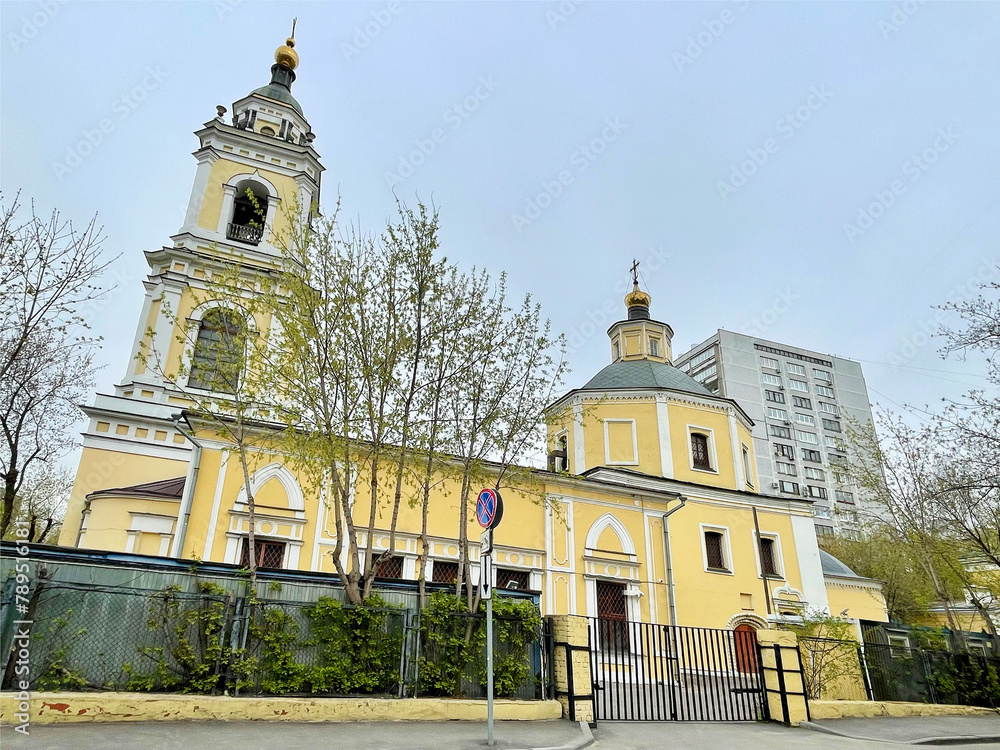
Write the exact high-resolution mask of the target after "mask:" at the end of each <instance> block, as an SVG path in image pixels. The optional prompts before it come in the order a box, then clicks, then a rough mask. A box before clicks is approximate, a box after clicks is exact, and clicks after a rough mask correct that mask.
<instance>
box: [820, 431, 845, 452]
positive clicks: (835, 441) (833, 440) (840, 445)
mask: <svg viewBox="0 0 1000 750" xmlns="http://www.w3.org/2000/svg"><path fill="white" fill-rule="evenodd" d="M823 443H824V444H825V445H826V447H827V448H836V449H837V450H838V451H842V450H844V441H843V440H841V439H840V438H839V437H836V436H834V435H824V436H823Z"/></svg>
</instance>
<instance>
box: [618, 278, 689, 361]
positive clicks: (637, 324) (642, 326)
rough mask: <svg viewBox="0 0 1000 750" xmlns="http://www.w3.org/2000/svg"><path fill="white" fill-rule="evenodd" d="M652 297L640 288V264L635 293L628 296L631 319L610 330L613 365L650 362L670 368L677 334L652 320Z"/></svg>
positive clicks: (627, 304) (628, 315)
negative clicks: (671, 347)
mask: <svg viewBox="0 0 1000 750" xmlns="http://www.w3.org/2000/svg"><path fill="white" fill-rule="evenodd" d="M652 299H653V298H652V297H651V296H650V295H649V293H648V292H644V291H643V290H641V289H640V288H639V263H638V262H633V263H632V291H631V292H629V293H628V294H626V295H625V309H626V311H627V317H626V319H625V320H619V321H618V322H617V323H614V324H612V326H611V327H610V328H609V329H608V337H609V338H610V339H611V361H612V362H618V361H622V360H624V361H631V360H640V359H648V360H653V361H654V362H664V363H666V364H668V365H669V364H670V362H671V350H670V341H671V339H673V336H674V330H673V329H672V328H671V327H670V326H669V325H667V324H666V323H661V322H660V321H658V320H653V319H652V318H650V317H649V305H650V302H652Z"/></svg>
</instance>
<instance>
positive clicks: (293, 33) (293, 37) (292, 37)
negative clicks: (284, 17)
mask: <svg viewBox="0 0 1000 750" xmlns="http://www.w3.org/2000/svg"><path fill="white" fill-rule="evenodd" d="M298 22H299V17H298V16H296V17H295V18H293V19H292V35H291V36H290V37H289V39H295V24H297V23H298Z"/></svg>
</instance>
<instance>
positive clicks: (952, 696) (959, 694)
mask: <svg viewBox="0 0 1000 750" xmlns="http://www.w3.org/2000/svg"><path fill="white" fill-rule="evenodd" d="M864 659H865V664H866V665H867V675H868V680H869V683H870V686H871V693H872V697H873V698H874V700H880V701H913V702H917V703H949V704H956V705H965V706H985V707H988V708H997V707H1000V657H996V656H990V657H987V656H984V655H981V654H976V653H951V652H947V651H932V650H924V649H916V648H906V647H902V646H894V645H887V644H881V643H867V642H866V643H865V647H864Z"/></svg>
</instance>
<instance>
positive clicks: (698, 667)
mask: <svg viewBox="0 0 1000 750" xmlns="http://www.w3.org/2000/svg"><path fill="white" fill-rule="evenodd" d="M590 649H591V652H590V671H591V679H592V681H593V686H594V716H595V719H597V720H598V721H601V720H604V721H758V720H760V719H766V718H768V717H767V707H766V702H765V701H764V691H763V689H762V688H763V677H762V672H761V658H760V648H759V646H758V644H757V637H756V635H755V634H754V632H753V631H752V630H746V631H744V630H738V631H733V630H717V629H713V628H688V627H679V626H671V625H654V624H652V623H647V622H623V621H621V620H613V619H603V618H597V617H592V618H590Z"/></svg>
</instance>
